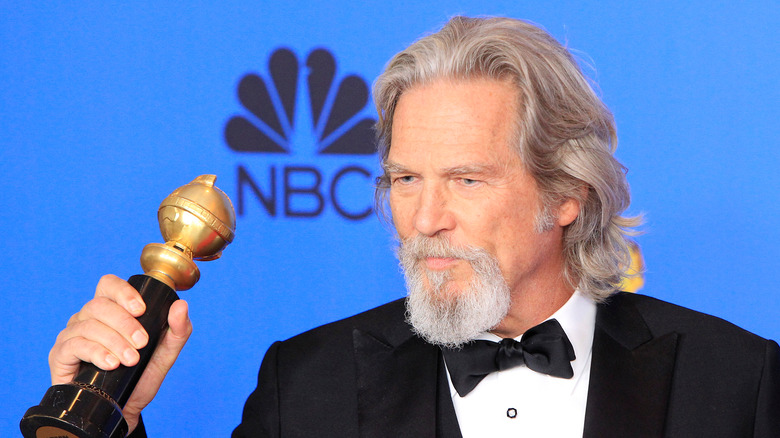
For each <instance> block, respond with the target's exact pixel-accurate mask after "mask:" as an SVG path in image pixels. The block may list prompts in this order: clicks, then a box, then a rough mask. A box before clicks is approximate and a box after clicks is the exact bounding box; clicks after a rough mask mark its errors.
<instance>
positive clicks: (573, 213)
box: [558, 186, 588, 227]
mask: <svg viewBox="0 0 780 438" xmlns="http://www.w3.org/2000/svg"><path fill="white" fill-rule="evenodd" d="M578 191H579V192H580V193H579V194H580V197H579V199H577V198H566V200H565V201H563V203H561V205H560V206H559V207H558V225H559V226H561V227H565V226H567V225H569V224H571V223H572V222H574V220H575V219H577V216H579V215H580V210H581V208H582V204H581V202H580V199H582V200H583V202H584V200H585V199H587V198H588V187H587V186H582V187H580V188H579V190H578Z"/></svg>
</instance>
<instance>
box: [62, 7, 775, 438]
mask: <svg viewBox="0 0 780 438" xmlns="http://www.w3.org/2000/svg"><path fill="white" fill-rule="evenodd" d="M374 96H375V99H376V103H377V108H378V110H379V117H380V121H379V123H378V130H379V138H380V155H381V159H382V166H383V168H384V176H383V177H382V178H381V181H380V186H379V188H378V194H379V198H380V200H381V199H384V198H385V197H386V199H387V200H388V201H389V205H390V210H391V214H392V222H393V224H394V226H395V227H396V230H397V232H398V236H399V239H400V245H399V249H398V257H399V260H400V262H401V264H402V266H403V268H404V272H405V276H406V280H407V287H408V293H409V296H408V298H407V299H406V300H399V301H396V302H393V303H389V304H387V305H385V306H382V307H379V308H377V309H374V310H371V311H368V312H366V313H363V314H360V315H357V316H354V317H352V318H348V319H346V320H343V321H339V322H336V323H333V324H329V325H326V326H323V327H320V328H317V329H314V330H312V331H310V332H307V333H304V334H302V335H299V336H296V337H294V338H292V339H289V340H287V341H284V342H277V343H275V344H274V345H272V346H271V348H270V349H269V351H268V353H267V354H266V357H265V359H264V360H263V364H262V366H261V369H260V374H259V378H258V385H257V389H256V390H255V392H254V393H253V394H252V395H251V396H250V397H249V399H248V400H247V403H246V406H245V409H244V415H243V420H242V423H241V425H239V426H238V428H237V429H236V430H235V431H234V436H238V437H244V436H246V437H248V436H285V437H286V436H338V437H344V436H365V437H378V436H447V437H449V436H460V435H462V436H494V435H495V436H502V435H523V436H556V437H557V436H587V437H611V436H615V437H638V436H648V437H650V436H652V437H655V436H669V437H691V436H706V437H716V436H723V437H735V436H760V437H770V436H780V353H779V352H780V348H778V345H777V344H776V343H775V342H773V341H767V340H765V339H762V338H759V337H757V336H755V335H752V334H749V333H747V332H745V331H743V330H741V329H739V328H737V327H735V326H733V325H731V324H729V323H726V322H724V321H722V320H719V319H716V318H713V317H710V316H706V315H702V314H698V313H695V312H693V311H690V310H686V309H682V308H680V307H677V306H674V305H671V304H667V303H663V302H660V301H657V300H654V299H651V298H648V297H643V296H639V295H630V294H623V293H619V294H616V293H615V289H616V287H617V286H616V285H618V284H619V281H620V276H621V272H622V270H623V269H624V267H625V266H627V264H628V260H629V255H628V245H629V241H628V240H627V238H626V236H627V235H628V234H630V228H631V227H633V226H636V225H637V224H638V220H637V219H636V218H625V217H622V216H621V215H620V214H621V212H622V211H623V210H624V209H625V208H626V207H627V206H628V203H629V195H628V185H627V183H626V181H625V176H624V171H623V167H622V166H621V165H620V164H619V163H618V162H617V161H616V160H615V159H614V157H613V156H612V153H613V152H614V148H615V145H616V141H617V140H616V135H615V127H614V122H613V119H612V116H611V114H610V113H609V111H608V110H607V109H606V108H605V107H604V105H603V104H602V102H601V101H600V100H599V99H598V98H597V97H596V96H595V94H594V93H593V91H592V89H591V88H590V87H589V85H588V83H587V81H586V79H585V78H584V77H583V75H582V73H581V72H580V70H579V68H578V67H577V64H576V62H575V61H574V60H573V59H572V57H571V55H570V54H569V53H568V51H566V49H564V48H563V47H561V46H560V44H559V43H557V42H556V41H555V40H554V39H553V38H552V37H550V36H549V35H548V34H547V33H546V32H544V31H543V30H541V29H539V28H537V27H535V26H533V25H531V24H528V23H526V22H522V21H517V20H510V19H500V18H496V19H469V18H462V17H456V18H453V19H452V20H451V21H450V22H449V23H448V24H447V25H446V26H445V27H444V28H443V29H442V30H441V31H440V32H438V33H436V34H433V35H431V36H428V37H425V38H423V39H421V40H420V41H418V42H416V43H414V44H413V45H411V46H410V47H409V48H407V49H406V50H404V51H403V52H401V53H399V54H398V55H396V57H394V58H393V59H392V60H391V61H390V63H389V65H388V66H387V68H386V70H385V72H384V73H383V74H382V75H381V76H380V78H379V79H378V80H377V83H376V85H375V89H374ZM142 311H143V303H142V302H140V301H139V299H138V296H137V293H135V291H134V289H132V288H131V287H129V286H128V285H127V284H126V283H124V282H123V281H122V280H120V279H118V278H116V277H111V276H107V277H104V278H103V279H101V281H100V283H99V284H98V288H97V293H96V298H95V299H94V300H92V301H91V302H90V303H88V304H87V305H86V306H85V307H84V308H83V309H82V311H80V312H79V313H78V314H76V315H74V317H73V318H71V321H70V322H69V324H68V327H67V328H66V329H65V330H63V332H62V333H61V334H60V336H59V337H58V340H57V343H56V344H55V346H54V348H53V349H52V353H51V355H50V365H51V369H52V380H53V381H54V383H62V382H65V381H69V380H70V379H72V377H73V374H74V371H75V367H77V365H78V362H79V360H87V361H91V362H94V363H96V364H97V365H98V366H100V367H103V368H108V369H110V368H114V367H116V366H117V365H118V364H119V363H120V362H121V363H123V364H125V365H133V364H134V363H135V362H137V360H138V358H137V352H136V350H135V349H136V348H139V347H142V346H143V345H145V344H146V341H147V339H146V335H145V333H143V332H142V331H141V330H139V329H140V326H139V325H138V324H137V322H135V320H134V319H133V318H132V315H139V314H141V313H142ZM169 324H170V330H169V331H168V333H167V334H166V336H165V337H164V339H163V341H162V342H161V346H160V347H159V349H158V351H157V352H156V354H155V357H154V358H153V360H152V362H151V364H150V366H149V368H148V369H147V371H146V373H145V374H144V376H143V378H142V380H141V382H139V385H138V387H137V388H136V391H135V393H134V394H133V396H132V397H131V399H130V401H129V402H128V404H127V406H126V407H125V409H124V414H125V416H126V418H127V420H128V423H129V424H130V427H131V430H132V429H136V425H137V424H138V421H139V415H140V412H141V410H142V409H143V407H144V406H146V404H147V403H148V402H149V401H150V400H151V399H152V397H153V396H154V393H156V391H157V389H158V388H159V385H160V383H161V382H162V379H163V378H164V376H165V373H166V372H167V370H168V369H169V368H170V366H171V365H172V364H173V361H174V360H175V358H176V356H177V355H178V352H179V351H180V349H181V348H182V346H183V345H184V343H185V342H186V339H187V337H188V336H189V333H190V331H191V325H190V324H189V321H188V319H187V315H186V304H185V303H183V302H177V303H175V304H174V306H172V307H171V311H170V315H169ZM513 339H514V340H513ZM518 341H519V342H518ZM142 429H143V428H142V427H139V428H137V430H136V431H135V433H134V436H141V435H142V434H143V430H142Z"/></svg>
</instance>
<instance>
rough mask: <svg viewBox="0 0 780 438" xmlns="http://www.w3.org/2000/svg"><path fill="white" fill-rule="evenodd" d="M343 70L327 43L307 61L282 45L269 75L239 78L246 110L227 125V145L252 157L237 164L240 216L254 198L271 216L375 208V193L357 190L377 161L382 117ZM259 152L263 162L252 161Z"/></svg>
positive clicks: (357, 214)
mask: <svg viewBox="0 0 780 438" xmlns="http://www.w3.org/2000/svg"><path fill="white" fill-rule="evenodd" d="M337 72H338V69H337V65H336V60H335V58H334V56H333V54H332V53H331V52H330V51H328V50H327V49H324V48H318V49H314V50H312V51H311V52H310V53H309V54H308V55H307V56H306V59H305V64H304V66H301V63H300V62H299V59H298V57H297V56H296V55H295V53H293V52H292V51H291V50H290V49H287V48H278V49H276V50H274V52H273V53H272V54H271V56H270V57H269V59H268V67H267V74H264V75H263V74H257V73H248V74H246V75H244V76H243V77H242V78H241V80H240V81H239V83H238V87H237V94H238V100H239V103H240V104H241V106H242V107H243V110H244V111H243V112H242V113H241V114H238V115H234V116H233V117H231V118H230V119H229V120H228V121H227V123H226V124H225V131H224V135H225V142H226V143H227V145H228V147H229V148H230V149H232V150H233V151H235V152H236V153H238V154H241V155H242V157H245V158H246V159H247V160H251V161H252V162H253V164H251V165H249V164H244V163H242V164H238V165H237V170H236V173H237V178H238V184H237V190H238V193H237V194H236V199H237V210H238V214H239V216H245V215H246V214H248V210H249V204H250V203H255V204H259V205H260V207H261V208H262V209H263V210H265V212H266V213H267V214H268V215H270V216H272V217H277V216H284V217H302V218H306V217H317V216H320V215H321V214H323V212H324V211H325V210H326V209H327V208H328V206H332V208H333V209H334V210H335V211H336V212H337V213H338V214H339V215H340V216H341V217H343V218H345V219H349V220H360V219H363V218H366V217H368V216H369V215H370V214H371V212H372V208H371V204H370V197H369V199H368V200H366V199H362V198H361V197H357V196H354V193H356V192H361V190H362V193H366V192H367V191H366V190H365V188H369V189H370V187H371V183H372V181H373V177H372V175H371V172H370V171H369V170H368V168H367V164H368V163H369V162H373V161H374V153H375V151H376V145H375V140H374V130H373V125H374V123H375V122H376V120H375V119H374V118H373V117H371V116H369V115H368V114H367V113H369V112H370V109H369V105H368V101H369V88H368V85H367V83H366V81H365V80H363V78H361V77H360V76H358V75H355V74H349V75H346V76H344V77H342V78H339V79H338V80H337ZM259 157H262V160H259V162H260V163H262V164H260V165H258V164H257V163H258V160H252V159H253V158H259ZM257 175H260V176H259V177H258V176H257ZM252 198H254V199H255V201H256V202H255V201H252Z"/></svg>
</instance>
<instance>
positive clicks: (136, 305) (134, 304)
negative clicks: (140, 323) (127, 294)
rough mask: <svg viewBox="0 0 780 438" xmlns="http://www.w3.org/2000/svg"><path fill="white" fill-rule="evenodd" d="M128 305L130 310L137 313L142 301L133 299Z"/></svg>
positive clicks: (140, 308) (142, 306)
mask: <svg viewBox="0 0 780 438" xmlns="http://www.w3.org/2000/svg"><path fill="white" fill-rule="evenodd" d="M129 306H130V311H131V312H133V313H138V312H140V311H142V310H143V308H144V303H142V302H140V301H138V300H133V301H130V304H129Z"/></svg>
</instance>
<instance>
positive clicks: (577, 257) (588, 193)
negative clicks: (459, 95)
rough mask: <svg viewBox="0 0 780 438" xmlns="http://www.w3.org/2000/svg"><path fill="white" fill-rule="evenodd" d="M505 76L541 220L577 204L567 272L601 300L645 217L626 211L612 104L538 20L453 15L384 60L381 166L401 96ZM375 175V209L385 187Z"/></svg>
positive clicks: (568, 234)
mask: <svg viewBox="0 0 780 438" xmlns="http://www.w3.org/2000/svg"><path fill="white" fill-rule="evenodd" d="M474 78H489V79H496V80H508V81H511V82H512V83H513V84H514V85H515V86H516V87H517V90H518V92H519V96H520V101H519V102H518V105H517V108H518V109H519V111H518V114H517V127H516V130H515V131H516V132H515V138H514V144H515V147H516V151H517V153H518V154H519V155H520V158H521V160H522V162H523V165H524V166H525V168H526V170H527V171H528V172H529V173H530V174H531V175H533V177H534V179H535V180H536V183H537V185H538V187H539V190H540V193H541V197H542V199H541V201H542V204H543V205H544V208H543V211H541V212H539V214H538V217H537V228H538V229H540V231H541V230H545V229H549V228H550V227H552V224H553V223H554V220H555V217H554V211H555V209H556V207H557V206H559V205H560V204H561V203H562V202H563V201H565V200H566V199H570V198H573V199H576V200H577V201H579V203H580V206H581V208H580V213H579V216H578V217H577V219H576V220H575V221H574V222H573V223H572V224H570V225H568V226H567V227H566V228H565V229H564V234H563V240H564V241H563V245H564V253H565V254H564V256H565V270H564V275H565V277H566V279H567V281H568V282H569V283H570V284H571V285H572V286H573V287H578V288H579V289H580V291H582V292H583V293H586V294H588V295H590V296H591V297H592V298H594V299H595V300H596V301H600V300H603V299H605V298H606V297H608V296H609V295H610V294H612V293H613V292H614V291H615V290H616V289H617V287H618V285H619V284H620V281H621V278H622V275H623V272H624V271H625V269H626V268H627V267H628V266H629V263H630V256H629V245H630V243H631V242H630V240H629V239H628V236H631V235H633V234H634V233H633V232H632V230H631V228H632V227H636V226H638V225H639V224H640V223H641V218H639V217H623V216H621V213H622V212H623V211H624V210H625V209H626V208H627V207H628V205H629V202H630V195H629V188H628V183H627V182H626V178H625V167H624V166H623V165H622V164H620V163H619V162H618V161H617V160H616V159H615V157H614V156H613V153H614V152H615V148H616V147H617V134H616V130H615V122H614V119H613V117H612V113H611V112H610V111H609V109H607V107H606V106H605V105H604V103H603V102H601V100H600V99H599V98H598V96H596V93H595V92H594V91H593V89H592V88H591V86H590V84H589V83H588V80H587V79H586V77H585V76H584V75H583V73H582V71H581V70H580V68H579V66H578V65H577V62H576V61H575V59H574V57H573V56H572V55H571V54H570V53H569V51H568V50H567V49H566V48H564V47H563V46H562V45H561V44H560V43H558V41H556V40H555V39H554V38H553V37H552V36H551V35H550V34H548V33H547V32H546V31H545V30H543V29H540V28H539V27H537V26H535V25H533V24H531V23H528V22H525V21H521V20H514V19H509V18H468V17H454V18H452V19H451V20H450V21H449V22H448V23H447V24H446V25H445V26H444V27H443V28H442V29H441V30H440V31H439V32H437V33H435V34H432V35H428V36H426V37H424V38H422V39H420V40H418V41H416V42H415V43H414V44H412V45H411V46H409V47H408V48H407V49H406V50H404V51H402V52H400V53H398V54H397V55H396V56H395V57H393V59H391V60H390V62H389V63H388V65H387V67H386V68H385V71H384V72H383V73H382V75H380V76H379V78H378V79H377V80H376V82H375V84H374V90H373V92H374V100H375V102H376V107H377V112H378V113H379V121H378V122H377V135H378V143H379V144H378V147H379V153H380V157H381V160H382V164H383V165H384V164H385V162H386V160H387V157H388V154H389V151H390V147H391V144H392V138H391V134H392V128H393V114H394V111H395V107H396V104H397V103H398V99H399V98H400V96H401V95H402V94H403V93H404V92H405V91H406V90H408V89H410V88H412V87H414V86H415V85H418V84H429V83H431V82H433V81H435V80H437V79H454V80H463V81H467V80H469V79H474ZM388 187H389V186H388V181H387V175H384V176H383V177H380V179H379V184H378V186H377V204H378V208H379V209H380V210H381V209H382V207H383V205H384V202H383V200H384V198H385V196H386V192H387V189H388Z"/></svg>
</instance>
